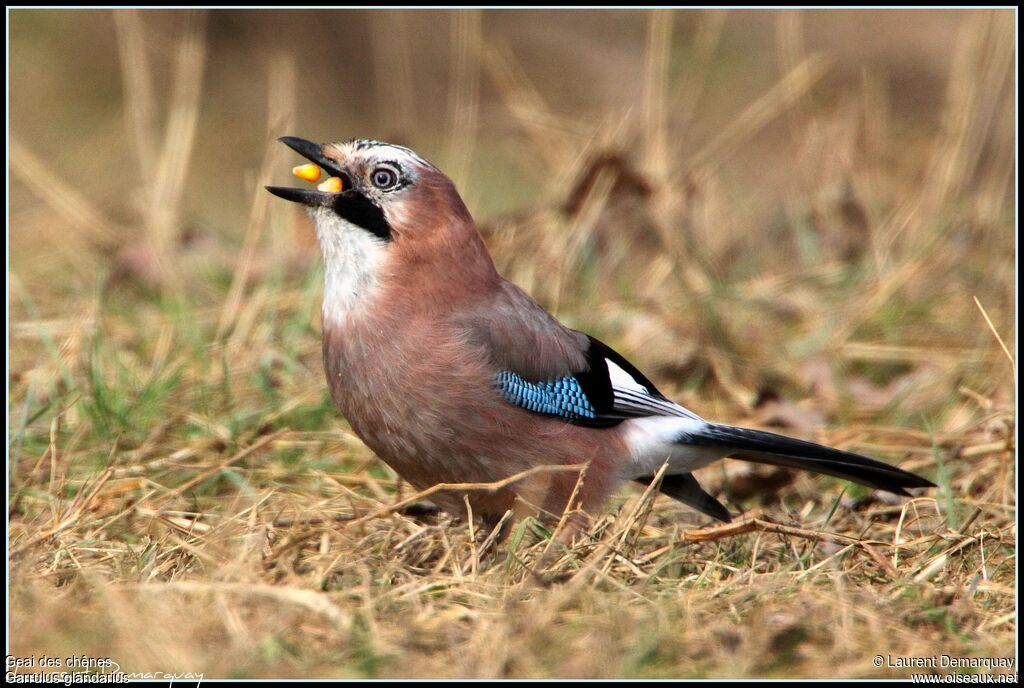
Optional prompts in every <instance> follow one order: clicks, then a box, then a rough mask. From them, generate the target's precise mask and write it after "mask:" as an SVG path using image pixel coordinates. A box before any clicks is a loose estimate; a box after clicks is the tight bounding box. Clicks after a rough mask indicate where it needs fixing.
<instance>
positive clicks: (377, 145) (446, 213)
mask: <svg viewBox="0 0 1024 688" xmlns="http://www.w3.org/2000/svg"><path fill="white" fill-rule="evenodd" d="M279 140H280V141H281V142H282V143H284V144H285V145H287V146H288V147H290V148H291V149H293V150H294V151H296V152H297V153H299V154H300V155H302V156H304V157H305V158H306V159H308V160H310V161H311V162H312V163H313V164H314V165H316V166H317V167H318V168H320V169H322V170H323V171H324V173H326V175H327V181H326V182H324V183H321V184H320V185H319V186H318V187H317V189H316V190H313V189H311V188H307V189H303V188H292V187H280V186H268V187H266V188H267V191H269V192H270V193H272V194H274V195H275V196H279V197H281V198H283V199H285V200H288V201H294V202H296V203H301V204H303V205H305V206H306V207H307V209H308V211H309V213H310V215H311V216H312V218H313V220H314V222H315V223H316V231H317V238H318V239H319V241H320V246H321V248H322V250H323V253H324V258H325V260H326V262H327V267H328V271H329V272H330V271H331V270H332V269H334V270H335V271H336V272H337V271H342V272H347V273H354V274H356V273H357V274H359V275H362V276H363V277H365V278H366V279H364V280H363V281H364V282H367V283H368V282H370V281H373V282H377V281H380V280H379V279H378V278H379V277H380V273H381V269H380V267H381V266H386V270H384V272H385V273H386V274H387V276H388V277H389V278H390V279H391V280H392V281H401V282H404V283H405V286H406V287H408V286H410V283H412V282H415V283H416V284H417V285H422V286H429V282H430V281H431V280H434V281H436V280H437V279H438V278H439V277H440V276H441V275H448V276H451V275H452V274H453V272H458V273H460V274H462V275H464V276H465V277H466V279H473V278H481V277H482V278H487V279H490V278H491V275H492V273H493V272H494V265H493V263H492V262H491V259H490V256H489V255H488V254H487V250H486V248H485V247H484V244H483V240H482V239H481V237H480V233H479V231H478V230H477V228H476V225H475V223H474V222H473V219H472V217H471V216H470V214H469V211H468V210H467V209H466V206H465V204H464V203H463V202H462V199H461V197H460V196H459V194H458V192H457V191H456V189H455V185H454V184H453V183H452V182H451V180H450V179H449V178H448V177H447V176H445V174H444V173H443V172H441V170H439V169H438V168H437V167H435V166H434V165H432V164H431V163H429V162H427V161H426V160H424V159H423V158H422V157H420V156H419V155H417V154H416V153H415V152H413V151H411V150H409V149H408V148H405V147H403V146H397V145H394V144H390V143H383V142H381V141H370V140H366V139H354V140H351V141H347V142H344V143H324V144H320V143H314V142H312V141H307V140H305V139H301V138H298V137H295V136H284V137H282V138H281V139H279ZM310 170H311V171H312V175H310V176H308V177H306V178H307V179H308V180H311V181H317V180H318V179H319V170H318V169H316V168H313V167H312V166H310ZM296 171H297V174H299V173H301V169H300V168H296Z"/></svg>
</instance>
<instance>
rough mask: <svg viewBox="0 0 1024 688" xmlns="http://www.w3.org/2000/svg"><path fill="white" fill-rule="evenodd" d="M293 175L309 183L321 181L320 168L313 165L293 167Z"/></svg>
mask: <svg viewBox="0 0 1024 688" xmlns="http://www.w3.org/2000/svg"><path fill="white" fill-rule="evenodd" d="M292 174H294V175H295V176H296V177H298V178H299V179H305V180H306V181H307V182H318V181H320V168H319V167H318V166H316V165H314V164H313V163H309V164H308V165H299V166H298V167H293V168H292Z"/></svg>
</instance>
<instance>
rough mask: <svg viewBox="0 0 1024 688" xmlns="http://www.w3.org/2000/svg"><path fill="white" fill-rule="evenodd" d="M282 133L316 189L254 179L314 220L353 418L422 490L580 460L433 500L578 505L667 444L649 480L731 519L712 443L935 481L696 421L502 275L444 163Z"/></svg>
mask: <svg viewBox="0 0 1024 688" xmlns="http://www.w3.org/2000/svg"><path fill="white" fill-rule="evenodd" d="M280 140H281V141H282V142H283V143H285V144H286V145H288V146H289V147H291V148H292V149H294V150H295V151H296V152H298V153H300V154H301V155H303V156H305V157H306V158H308V159H309V160H311V161H312V162H313V163H315V165H317V166H319V167H320V168H323V169H324V170H326V171H327V172H328V173H329V174H330V179H329V180H328V182H325V183H324V184H321V185H320V187H319V188H320V190H317V191H313V190H312V189H297V188H285V187H276V186H268V187H267V190H268V191H270V192H271V193H273V194H275V195H277V196H280V197H281V198H284V199H286V200H289V201H295V202H298V203H301V204H304V205H305V206H306V207H307V209H308V211H309V213H310V215H311V216H312V218H313V220H314V221H315V224H316V234H317V238H318V240H319V243H320V247H321V250H322V252H323V257H324V262H325V278H324V297H323V361H324V369H325V372H326V375H327V384H328V386H329V388H330V392H331V396H332V398H333V399H334V402H335V404H337V406H338V409H339V410H340V411H341V413H342V414H343V415H344V416H345V417H346V418H347V419H348V420H349V422H350V423H351V425H352V429H353V430H354V431H355V433H356V434H357V435H358V436H359V437H360V438H361V439H362V440H363V441H364V442H365V443H366V444H367V446H369V447H370V448H371V449H372V450H373V451H374V452H375V453H376V454H377V455H378V456H379V457H380V458H381V459H383V460H384V461H385V462H387V464H388V465H390V466H391V467H392V468H393V469H394V470H395V471H396V472H397V473H398V474H399V475H400V476H401V477H402V478H404V479H405V480H407V481H408V482H409V483H411V484H412V485H413V486H414V487H416V488H417V489H421V490H423V489H427V488H429V487H431V486H433V485H437V484H439V483H494V482H497V481H500V480H502V479H505V478H508V477H510V476H513V475H516V474H518V473H521V472H524V471H528V469H531V468H535V467H541V466H556V467H557V466H577V469H575V470H561V471H559V470H553V471H534V472H533V473H532V474H530V475H529V477H528V478H526V479H523V480H519V481H517V482H514V483H511V484H509V485H507V486H506V487H504V488H503V489H500V490H497V491H493V492H489V491H480V490H477V491H468V492H465V493H462V494H460V493H457V492H439V493H435V494H433V495H431V500H432V501H434V502H435V503H436V504H437V505H438V506H440V507H441V508H443V509H445V510H447V511H450V512H453V513H465V511H466V504H467V502H468V504H469V506H470V508H471V509H472V512H473V513H474V514H476V515H479V516H484V517H490V518H496V517H498V516H501V515H503V514H504V513H505V512H506V510H508V509H510V508H513V505H514V504H518V505H528V506H529V507H530V508H532V509H535V510H539V512H540V513H542V514H543V513H547V514H549V515H550V514H554V515H558V514H561V513H562V512H563V509H565V508H566V506H567V504H568V502H569V500H570V499H572V497H573V495H574V491H575V495H576V500H578V501H577V504H578V505H579V506H580V507H581V508H582V509H583V511H584V512H591V513H592V512H593V511H594V510H596V509H598V508H599V507H600V506H601V505H602V503H603V502H604V501H605V500H606V499H607V498H608V496H609V495H610V494H611V493H612V492H613V491H614V490H615V489H616V488H618V487H619V486H620V485H622V484H623V483H625V482H629V481H638V482H641V483H650V481H651V480H652V479H653V478H654V476H655V475H656V474H657V473H658V471H659V469H660V468H661V467H662V466H663V465H664V464H665V462H666V461H667V462H668V467H667V469H666V471H665V474H664V477H663V480H662V481H661V483H660V485H659V489H660V490H661V492H663V493H665V494H666V495H668V496H670V497H672V498H674V499H677V500H679V501H681V502H683V503H684V504H688V505H689V506H691V507H693V508H694V509H697V510H698V511H700V512H702V513H704V514H706V515H708V516H711V517H713V518H716V519H719V520H722V521H728V520H729V511H728V510H727V509H726V508H725V507H724V506H723V505H722V504H721V503H719V502H718V501H717V500H716V499H715V498H714V497H712V496H711V495H710V494H708V493H707V492H705V491H704V489H703V488H701V486H700V485H699V484H698V482H697V480H696V478H694V476H693V471H694V470H696V469H698V468H702V467H704V466H707V465H709V464H711V463H713V462H715V461H718V460H719V459H722V458H724V457H731V458H734V459H742V460H745V461H752V462H755V463H762V464H771V465H774V466H784V467H788V468H800V469H804V470H808V471H813V472H817V473H824V474H826V475H832V476H837V477H840V478H844V479H847V480H852V481H854V482H858V483H862V484H864V485H868V486H871V487H874V488H878V489H881V490H886V491H889V492H893V493H896V494H901V495H907V494H908V493H907V492H906V490H905V489H904V488H909V487H933V486H934V485H933V484H932V483H931V482H929V481H928V480H925V479H924V478H921V477H919V476H917V475H914V474H913V473H908V472H907V471H904V470H901V469H899V468H895V467H893V466H890V465H888V464H885V463H882V462H879V461H876V460H874V459H869V458H867V457H865V456H861V455H859V454H854V453H851V452H847V451H841V450H838V449H832V448H829V447H825V446H822V445H820V444H814V443H812V442H806V441H803V440H798V439H792V438H789V437H784V436H781V435H777V434H774V433H770V432H764V431H761V430H749V429H746V428H739V427H733V426H730V425H724V424H720V423H713V422H710V421H706V420H704V419H702V418H701V417H700V416H698V415H697V414H695V413H693V412H692V411H689V410H687V409H685V408H683V407H682V406H680V405H679V404H676V403H675V402H673V401H671V400H670V399H667V398H666V397H665V396H664V395H663V394H661V392H659V391H658V389H657V388H656V387H655V386H654V384H653V383H652V382H651V381H650V380H649V379H648V378H647V377H645V376H644V375H643V373H641V372H640V371H639V370H637V369H636V367H635V366H633V365H632V364H630V363H629V361H627V360H626V359H625V358H623V357H622V356H621V355H619V354H618V353H616V352H615V351H613V350H612V349H611V348H610V347H608V346H607V345H605V344H604V343H602V342H600V341H598V340H597V339H595V338H593V337H590V336H588V335H586V334H584V333H582V332H578V331H576V330H572V329H569V328H568V327H565V326H564V325H562V324H561V323H559V322H558V321H557V320H556V319H555V318H554V317H553V316H552V315H551V314H549V313H548V312H547V311H546V310H544V308H543V307H542V306H540V304H538V303H537V302H536V301H534V300H533V298H531V297H530V296H529V295H528V294H527V293H526V292H524V291H523V290H522V289H520V288H519V287H517V286H516V285H514V284H512V283H511V282H508V281H506V280H505V279H503V278H502V277H501V275H499V274H498V272H497V270H496V269H495V267H494V263H493V261H492V260H491V257H490V255H489V254H488V252H487V248H486V246H485V245H484V242H483V238H482V237H481V235H480V232H479V231H478V230H477V227H476V224H475V223H474V221H473V218H472V217H471V216H470V214H469V211H468V210H467V209H466V206H465V205H464V204H463V202H462V199H461V198H460V197H459V194H458V192H457V191H456V189H455V186H454V184H453V183H452V181H451V180H450V179H448V177H446V176H445V175H444V174H443V173H442V172H441V171H440V170H439V169H438V168H437V167H435V166H434V165H432V164H431V163H429V162H427V161H426V160H424V159H423V158H421V157H420V156H419V155H417V154H416V153H414V152H413V151H411V150H409V149H408V148H404V147H402V146H396V145H392V144H388V143H383V142H380V141H368V140H361V139H357V140H353V141H349V142H347V143H334V144H323V145H321V144H317V143H313V142H311V141H306V140H304V139H300V138H296V137H292V136H287V137H283V138H281V139H280ZM308 167H310V168H311V169H313V170H316V168H313V167H312V166H308ZM296 169H297V170H298V169H300V168H296ZM315 175H316V176H314V178H313V180H314V181H315V180H316V178H318V175H319V170H316V172H315ZM581 464H582V465H585V466H586V471H585V473H584V474H583V478H582V479H580V470H579V468H578V466H579V465H581ZM574 506H575V504H574Z"/></svg>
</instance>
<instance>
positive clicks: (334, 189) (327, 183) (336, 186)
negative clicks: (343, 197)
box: [316, 177, 341, 193]
mask: <svg viewBox="0 0 1024 688" xmlns="http://www.w3.org/2000/svg"><path fill="white" fill-rule="evenodd" d="M316 188H318V189H320V190H321V191H326V192H328V193H338V192H339V191H341V179H339V178H338V177H328V178H327V179H325V180H324V182H323V183H322V184H320V185H318V186H317V187H316Z"/></svg>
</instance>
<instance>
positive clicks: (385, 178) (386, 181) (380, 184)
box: [370, 167, 398, 191]
mask: <svg viewBox="0 0 1024 688" xmlns="http://www.w3.org/2000/svg"><path fill="white" fill-rule="evenodd" d="M370 181H372V182H373V185H374V186H376V187H377V188H378V189H383V190H385V191H387V190H388V189H391V188H393V187H394V186H396V185H397V184H398V172H397V171H395V170H394V169H392V168H391V167H378V168H377V169H375V170H374V171H373V172H372V173H371V174H370Z"/></svg>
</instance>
